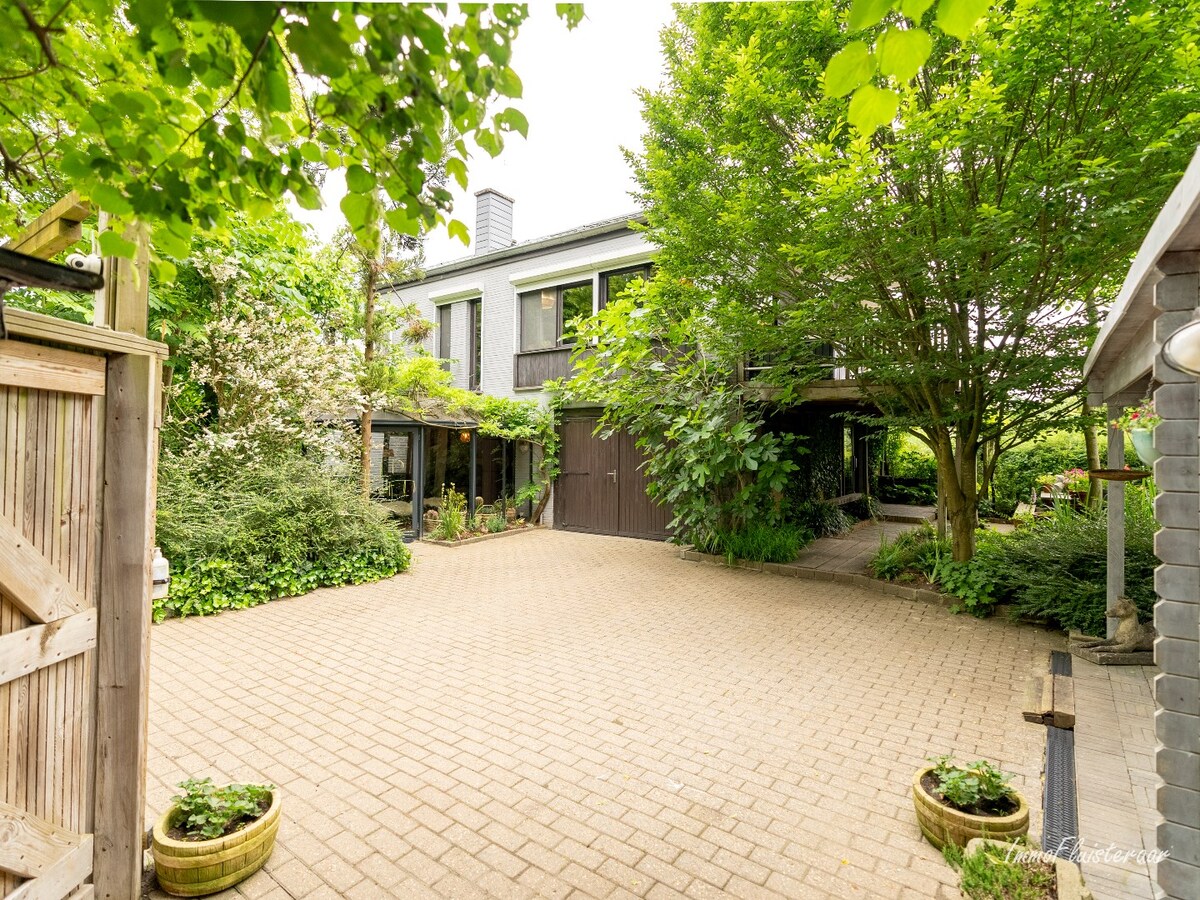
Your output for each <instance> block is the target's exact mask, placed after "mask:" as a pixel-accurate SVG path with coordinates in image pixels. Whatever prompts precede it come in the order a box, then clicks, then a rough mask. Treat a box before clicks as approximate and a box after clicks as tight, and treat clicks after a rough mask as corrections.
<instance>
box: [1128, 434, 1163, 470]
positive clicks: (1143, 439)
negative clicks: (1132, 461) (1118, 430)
mask: <svg viewBox="0 0 1200 900" xmlns="http://www.w3.org/2000/svg"><path fill="white" fill-rule="evenodd" d="M1129 439H1130V440H1131V441H1132V442H1133V449H1134V450H1136V451H1137V455H1138V458H1139V459H1140V460H1141V461H1142V462H1143V463H1145V464H1146V465H1147V466H1153V465H1154V461H1155V460H1156V459H1158V458H1159V457H1160V456H1162V454H1161V453H1159V452H1158V451H1157V450H1155V449H1154V432H1153V431H1152V430H1151V429H1149V428H1131V429H1130V430H1129Z"/></svg>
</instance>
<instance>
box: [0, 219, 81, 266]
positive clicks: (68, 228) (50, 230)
mask: <svg viewBox="0 0 1200 900" xmlns="http://www.w3.org/2000/svg"><path fill="white" fill-rule="evenodd" d="M81 240H83V226H82V225H80V224H79V223H78V222H67V221H65V220H63V219H59V220H57V221H55V222H51V223H49V224H48V225H46V226H44V227H43V228H41V229H40V230H38V231H36V232H34V233H33V234H30V233H28V232H26V233H25V235H24V236H23V239H22V240H21V243H20V244H16V245H14V246H11V247H7V248H5V249H8V250H15V251H17V252H18V253H25V254H27V255H29V256H36V257H37V258H38V259H50V258H51V257H53V256H57V255H58V254H59V253H62V252H63V251H64V250H66V249H67V248H68V247H70V246H71V245H72V244H75V243H78V242H79V241H81Z"/></svg>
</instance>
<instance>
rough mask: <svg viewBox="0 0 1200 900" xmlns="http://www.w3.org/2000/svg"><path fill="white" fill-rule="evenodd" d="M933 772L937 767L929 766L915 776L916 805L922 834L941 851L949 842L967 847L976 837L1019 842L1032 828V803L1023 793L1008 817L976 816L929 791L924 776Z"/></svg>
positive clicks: (914, 793) (914, 792)
mask: <svg viewBox="0 0 1200 900" xmlns="http://www.w3.org/2000/svg"><path fill="white" fill-rule="evenodd" d="M932 771H933V766H926V767H925V768H923V769H919V770H918V771H917V774H916V775H915V776H914V777H913V785H912V792H913V807H914V808H915V809H916V811H917V824H918V825H920V826H921V833H922V834H924V835H925V837H926V838H927V839H928V841H929V843H931V844H933V846H935V847H937V848H938V849H939V850H940V849H942V847H943V846H945V845H946V844H955V845H957V846H959V847H965V846H967V841H969V840H971V839H972V838H993V839H995V840H998V841H1015V840H1016V839H1017V838H1019V837H1021V836H1022V835H1023V834H1025V833H1026V832H1028V831H1029V804H1027V803H1026V802H1025V798H1024V797H1022V796H1021V795H1020V794H1016V800H1017V809H1016V811H1015V812H1012V813H1009V814H1008V815H1007V816H976V815H972V814H971V813H965V812H961V811H959V810H957V809H952V808H951V807H949V806H946V805H945V804H944V803H942V802H941V801H940V800H938V799H937V798H936V797H933V796H931V795H930V794H929V793H928V792H927V791H926V790H925V788H924V787H923V786H922V784H921V779H922V778H924V777H925V776H926V775H928V774H930V773H931V772H932Z"/></svg>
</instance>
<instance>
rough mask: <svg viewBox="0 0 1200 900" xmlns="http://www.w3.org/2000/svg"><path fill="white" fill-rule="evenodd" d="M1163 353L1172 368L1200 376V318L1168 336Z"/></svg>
mask: <svg viewBox="0 0 1200 900" xmlns="http://www.w3.org/2000/svg"><path fill="white" fill-rule="evenodd" d="M1162 355H1163V359H1165V360H1166V361H1167V363H1168V364H1169V365H1170V366H1171V367H1172V368H1175V369H1178V370H1179V371H1180V372H1186V373H1187V374H1189V375H1196V376H1200V320H1196V319H1193V320H1192V321H1191V322H1188V323H1187V324H1186V325H1184V326H1183V327H1182V328H1180V329H1179V330H1178V331H1176V332H1175V333H1174V334H1172V335H1171V336H1170V337H1169V338H1167V340H1166V342H1165V343H1164V344H1163V347H1162Z"/></svg>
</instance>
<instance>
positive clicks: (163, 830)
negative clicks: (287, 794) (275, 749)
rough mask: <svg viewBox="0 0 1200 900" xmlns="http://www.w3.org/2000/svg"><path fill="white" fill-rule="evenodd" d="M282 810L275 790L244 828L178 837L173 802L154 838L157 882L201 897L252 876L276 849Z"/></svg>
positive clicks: (180, 894) (171, 891)
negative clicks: (172, 831)
mask: <svg viewBox="0 0 1200 900" xmlns="http://www.w3.org/2000/svg"><path fill="white" fill-rule="evenodd" d="M279 811H280V799H279V790H278V789H276V790H274V791H272V792H271V805H270V806H269V807H268V808H267V811H266V812H265V813H263V814H262V815H261V816H260V817H259V818H257V819H255V820H254V821H253V822H251V823H250V824H249V825H247V826H246V827H245V828H243V829H241V830H240V831H235V832H234V833H233V834H227V835H225V836H224V837H219V838H213V839H212V840H208V841H177V840H175V839H174V838H171V837H168V836H167V833H168V832H169V831H170V829H171V827H172V826H173V825H174V824H175V818H176V816H177V815H178V809H177V807H174V806H172V807H171V808H170V809H169V810H167V811H166V812H165V813H164V814H163V816H162V818H160V819H159V820H158V821H157V822H156V823H155V825H154V834H153V837H152V840H151V845H152V847H153V851H154V871H155V873H156V874H157V875H158V884H159V887H161V888H162V889H163V890H164V891H166V892H167V893H168V894H171V895H172V896H175V897H203V896H205V895H206V894H215V893H217V891H223V890H225V888H228V887H232V886H233V885H235V884H237V883H238V882H239V881H242V880H244V879H246V878H249V877H250V876H251V875H253V874H254V873H255V872H257V871H258V870H259V869H260V868H262V865H263V863H265V862H266V861H267V859H268V857H270V855H271V851H273V850H274V849H275V835H276V833H277V832H278V831H279Z"/></svg>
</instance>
